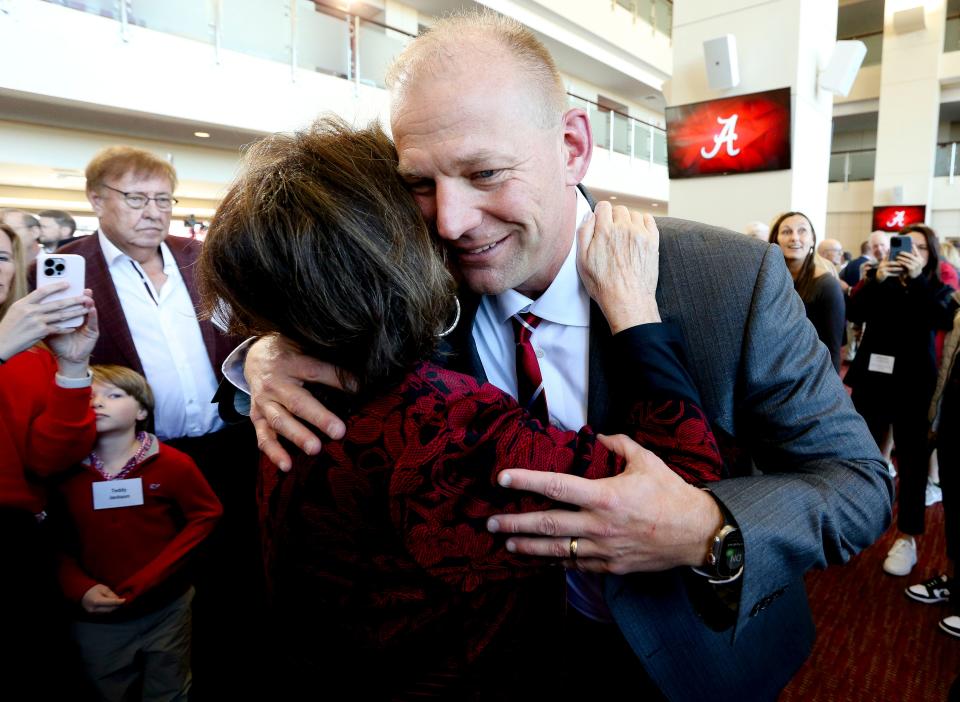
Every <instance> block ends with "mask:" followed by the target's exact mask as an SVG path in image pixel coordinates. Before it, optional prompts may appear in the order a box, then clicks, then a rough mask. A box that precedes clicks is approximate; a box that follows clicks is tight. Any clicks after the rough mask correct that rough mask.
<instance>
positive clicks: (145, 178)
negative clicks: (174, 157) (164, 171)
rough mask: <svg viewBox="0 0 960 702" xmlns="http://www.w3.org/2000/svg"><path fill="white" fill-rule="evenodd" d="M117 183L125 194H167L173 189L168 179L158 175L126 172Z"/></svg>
mask: <svg viewBox="0 0 960 702" xmlns="http://www.w3.org/2000/svg"><path fill="white" fill-rule="evenodd" d="M118 182H119V184H120V185H122V186H123V187H122V189H123V190H126V191H127V192H155V193H169V192H170V191H171V190H172V189H173V184H172V183H171V182H170V179H169V178H167V177H166V176H165V175H161V174H159V173H137V172H135V171H127V172H126V173H124V174H123V176H121V177H120V179H119V181H118Z"/></svg>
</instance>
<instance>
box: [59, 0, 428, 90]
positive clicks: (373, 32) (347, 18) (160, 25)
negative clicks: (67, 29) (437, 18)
mask: <svg viewBox="0 0 960 702" xmlns="http://www.w3.org/2000/svg"><path fill="white" fill-rule="evenodd" d="M46 2H51V3H53V4H55V5H63V6H64V7H69V8H71V9H74V10H80V11H82V12H88V13H91V14H95V15H99V16H101V17H107V18H109V19H113V20H116V21H117V22H118V23H119V31H120V34H121V36H123V37H126V30H127V27H128V26H137V27H143V28H145V29H151V30H154V31H158V32H164V33H166V34H173V35H176V36H181V37H185V38H187V39H193V40H194V41H199V42H203V43H207V44H211V45H212V46H213V47H214V48H215V51H216V52H217V57H218V60H219V51H220V49H226V50H230V51H236V52H238V53H242V54H247V55H250V56H256V57H257V58H262V59H267V60H268V61H277V62H281V63H289V64H290V65H291V66H296V67H297V68H302V69H306V70H311V71H317V72H319V73H327V74H330V75H335V76H339V77H342V78H348V79H350V80H358V81H359V82H361V83H365V84H367V85H375V86H379V87H382V86H383V78H384V75H385V74H386V70H387V66H389V65H390V63H391V61H393V59H394V57H395V56H396V55H397V54H398V53H400V51H402V50H403V47H404V46H406V43H407V42H408V41H410V39H411V38H412V35H410V34H407V33H405V32H402V31H400V30H397V29H393V28H391V27H387V26H385V25H383V24H380V23H378V22H374V21H372V20H367V19H363V18H359V17H356V16H353V15H349V14H347V13H345V12H338V11H337V10H333V9H329V8H324V10H325V11H323V12H321V11H320V9H319V7H318V6H317V5H316V4H315V3H314V2H313V0H257V1H256V2H251V1H250V0H164V1H163V2H158V1H157V0H99V1H97V0H46Z"/></svg>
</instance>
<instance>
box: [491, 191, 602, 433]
mask: <svg viewBox="0 0 960 702" xmlns="http://www.w3.org/2000/svg"><path fill="white" fill-rule="evenodd" d="M589 212H590V204H589V203H588V202H587V200H586V198H585V197H584V196H583V194H582V193H580V191H579V190H578V191H577V219H576V221H577V222H578V223H579V222H581V221H583V218H584V217H586V216H587V214H589ZM526 311H529V312H533V314H535V315H537V316H538V317H540V318H541V319H542V320H543V321H542V322H540V324H539V326H537V328H536V329H535V330H534V332H533V334H532V335H531V337H530V342H531V343H532V344H533V347H534V350H535V351H536V353H537V360H538V361H539V363H540V374H541V375H542V376H543V388H544V392H546V394H547V411H548V412H549V413H550V423H551V424H553V425H554V426H557V427H560V428H561V429H572V430H574V431H576V430H578V429H580V427H582V426H583V425H584V424H586V423H587V383H588V378H589V363H590V296H589V295H587V291H586V289H585V288H584V287H583V283H581V282H580V275H579V274H578V273H577V240H576V236H574V240H573V245H572V246H571V247H570V251H569V253H568V254H567V258H566V259H565V260H564V262H563V265H562V266H561V267H560V272H559V273H557V277H556V278H554V280H553V282H552V283H551V284H550V287H549V288H547V289H546V291H544V293H543V294H542V295H541V296H540V297H539V298H537V299H536V300H531V299H530V298H529V297H527V296H526V295H524V294H522V293H519V292H517V291H516V290H507V291H506V292H504V293H500V294H499V295H486V296H484V298H483V300H482V301H481V303H480V307H479V309H478V310H477V317H476V320H475V321H474V324H473V340H474V342H475V343H476V345H477V352H478V353H479V355H480V362H481V363H482V364H483V370H484V372H485V373H486V374H487V381H488V382H490V383H491V384H493V385H496V386H497V387H498V388H500V389H501V390H503V391H504V392H506V393H508V394H509V395H511V396H512V397H513V398H514V399H516V397H517V351H516V348H517V345H516V339H515V337H514V331H513V323H512V322H511V321H510V317H511V316H513V315H514V314H516V313H517V312H526Z"/></svg>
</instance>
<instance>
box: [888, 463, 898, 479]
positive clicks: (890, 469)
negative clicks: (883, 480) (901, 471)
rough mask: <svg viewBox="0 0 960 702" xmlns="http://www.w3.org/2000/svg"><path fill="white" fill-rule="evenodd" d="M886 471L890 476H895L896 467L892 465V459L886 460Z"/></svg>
mask: <svg viewBox="0 0 960 702" xmlns="http://www.w3.org/2000/svg"><path fill="white" fill-rule="evenodd" d="M887 472H888V473H889V474H890V477H891V478H896V477H897V469H896V468H894V467H893V461H887Z"/></svg>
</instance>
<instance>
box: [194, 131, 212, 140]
mask: <svg viewBox="0 0 960 702" xmlns="http://www.w3.org/2000/svg"><path fill="white" fill-rule="evenodd" d="M193 136H195V137H200V138H201V139H209V138H210V132H194V133H193Z"/></svg>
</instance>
